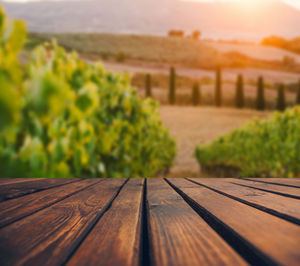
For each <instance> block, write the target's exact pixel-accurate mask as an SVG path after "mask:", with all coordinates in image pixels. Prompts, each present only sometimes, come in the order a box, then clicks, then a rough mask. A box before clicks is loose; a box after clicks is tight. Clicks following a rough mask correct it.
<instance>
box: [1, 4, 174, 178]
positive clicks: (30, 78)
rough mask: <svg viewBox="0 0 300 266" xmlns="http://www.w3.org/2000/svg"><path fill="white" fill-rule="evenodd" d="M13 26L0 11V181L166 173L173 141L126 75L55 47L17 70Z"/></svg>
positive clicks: (16, 27) (20, 33)
mask: <svg viewBox="0 0 300 266" xmlns="http://www.w3.org/2000/svg"><path fill="white" fill-rule="evenodd" d="M25 39H26V30H25V26H24V24H23V23H22V22H20V21H14V22H13V21H8V20H7V19H6V17H5V14H4V12H3V10H1V8H0V121H1V122H0V169H1V170H0V171H1V176H2V177H153V176H155V175H156V174H157V173H158V172H159V171H162V170H165V169H167V168H168V167H170V165H171V163H172V161H173V158H174V156H175V152H176V147H175V142H174V140H173V139H172V138H171V137H170V136H169V133H168V132H167V130H166V129H165V128H163V126H162V123H161V121H160V119H159V114H158V108H157V107H158V106H157V103H156V102H154V101H152V100H150V99H147V100H142V99H141V98H140V97H138V95H137V92H136V90H135V89H134V88H132V87H131V85H130V80H129V78H128V77H127V76H124V75H119V74H114V73H110V72H107V71H106V70H105V69H104V68H103V67H102V66H101V65H100V64H95V65H88V64H86V63H84V62H83V61H81V60H80V59H79V58H78V55H77V54H76V53H75V52H73V53H71V54H68V53H66V52H65V50H64V49H63V48H61V47H59V46H58V45H57V44H56V43H55V42H53V43H52V44H45V45H43V46H39V47H38V48H37V49H35V50H34V52H33V53H32V55H31V59H30V61H29V62H28V63H27V64H26V65H25V66H21V65H20V63H19V62H18V53H19V51H20V50H21V49H22V46H23V43H24V42H25Z"/></svg>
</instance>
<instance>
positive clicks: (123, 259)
mask: <svg viewBox="0 0 300 266" xmlns="http://www.w3.org/2000/svg"><path fill="white" fill-rule="evenodd" d="M143 183H144V180H143V179H131V180H130V181H129V182H128V183H126V185H125V186H124V188H123V189H122V191H121V192H120V194H119V195H118V197H117V198H116V199H115V201H114V202H113V204H112V206H111V207H110V209H109V210H108V211H107V212H106V213H105V214H104V215H103V217H101V219H100V221H99V222H98V223H97V224H96V225H95V227H94V228H93V230H92V231H91V232H90V234H89V235H88V237H87V238H86V239H85V240H84V241H83V243H82V244H81V245H80V247H79V248H78V250H77V251H76V253H75V254H74V255H73V257H72V258H71V260H70V261H69V262H68V263H67V265H69V266H71V265H72V266H74V265H78V266H81V265H99V264H101V265H123V266H126V265H138V264H139V255H140V245H141V213H142V198H143Z"/></svg>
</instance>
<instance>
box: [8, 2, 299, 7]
mask: <svg viewBox="0 0 300 266" xmlns="http://www.w3.org/2000/svg"><path fill="white" fill-rule="evenodd" d="M30 1H37V0H5V2H30ZM39 1H43V0H39ZM48 1H59V0H48ZM81 1H84V0H81ZM120 1H122V0H120ZM184 1H198V2H214V1H216V2H217V1H220V2H225V1H236V2H240V3H242V2H245V3H249V2H252V1H254V0H184ZM259 1H280V0H259ZM281 1H283V2H285V3H287V4H289V5H291V6H294V7H296V8H299V9H300V0H281Z"/></svg>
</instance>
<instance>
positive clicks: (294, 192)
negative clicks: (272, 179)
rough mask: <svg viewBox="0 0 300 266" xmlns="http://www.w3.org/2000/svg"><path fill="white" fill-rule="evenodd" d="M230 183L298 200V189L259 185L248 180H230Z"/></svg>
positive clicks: (299, 195)
mask: <svg viewBox="0 0 300 266" xmlns="http://www.w3.org/2000/svg"><path fill="white" fill-rule="evenodd" d="M230 182H232V183H233V184H237V185H239V186H244V187H249V188H254V189H257V190H260V191H265V192H269V193H274V194H277V195H280V196H284V197H289V198H294V199H298V200H299V199H300V189H298V188H294V187H286V186H277V185H272V184H267V183H260V182H255V181H250V180H242V179H232V180H231V181H230Z"/></svg>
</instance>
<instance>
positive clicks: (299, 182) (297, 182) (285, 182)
mask: <svg viewBox="0 0 300 266" xmlns="http://www.w3.org/2000/svg"><path fill="white" fill-rule="evenodd" d="M246 180H251V181H255V182H260V183H269V184H273V185H279V186H291V187H297V188H300V178H246Z"/></svg>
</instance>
